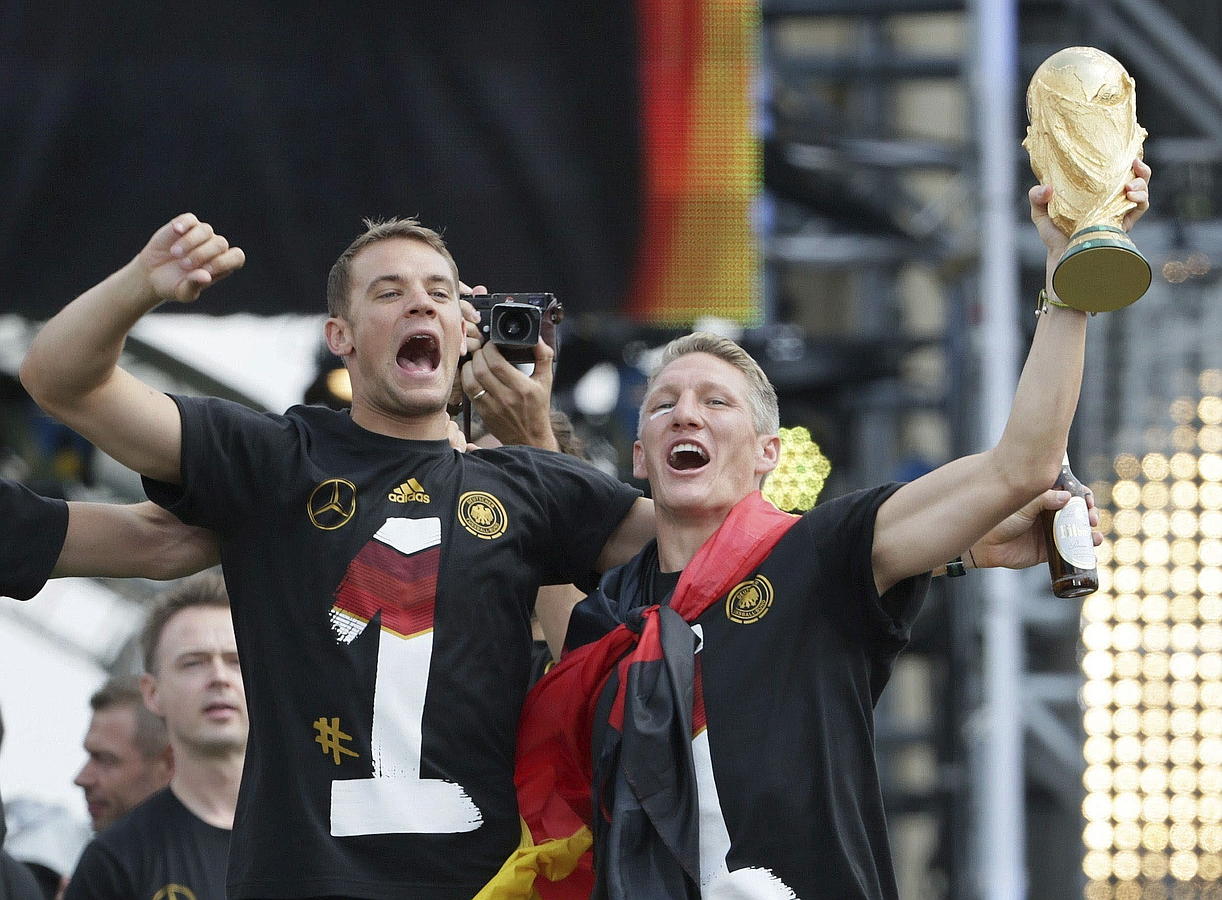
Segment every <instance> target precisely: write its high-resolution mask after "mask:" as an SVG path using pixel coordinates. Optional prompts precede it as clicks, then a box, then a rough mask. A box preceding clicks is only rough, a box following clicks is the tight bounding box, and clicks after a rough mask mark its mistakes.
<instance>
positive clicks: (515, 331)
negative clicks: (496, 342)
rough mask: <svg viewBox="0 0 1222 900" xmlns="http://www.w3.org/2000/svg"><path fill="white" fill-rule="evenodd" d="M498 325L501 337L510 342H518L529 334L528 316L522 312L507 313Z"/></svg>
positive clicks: (529, 323)
mask: <svg viewBox="0 0 1222 900" xmlns="http://www.w3.org/2000/svg"><path fill="white" fill-rule="evenodd" d="M498 325H499V326H500V331H501V335H502V337H504V338H506V339H507V340H511V341H520V340H522V339H524V338H525V337H527V336H528V335H529V334H530V332H531V320H530V316H529V315H528V314H527V313H526V312H525V311H523V310H513V311H507V312H506V313H505V314H504V315H502V316H501V319H500V322H499V323H498Z"/></svg>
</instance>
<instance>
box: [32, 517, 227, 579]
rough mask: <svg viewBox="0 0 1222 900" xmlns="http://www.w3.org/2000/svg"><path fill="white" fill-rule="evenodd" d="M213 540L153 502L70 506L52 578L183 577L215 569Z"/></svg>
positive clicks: (212, 537) (208, 533)
mask: <svg viewBox="0 0 1222 900" xmlns="http://www.w3.org/2000/svg"><path fill="white" fill-rule="evenodd" d="M219 560H220V552H219V550H218V548H217V543H216V536H215V535H214V534H213V533H212V532H211V531H208V530H207V529H206V528H195V527H193V526H190V525H184V524H183V523H182V522H180V521H178V519H176V518H175V517H174V516H172V515H171V514H170V513H168V512H166V511H165V510H164V509H162V508H161V507H159V506H157V505H156V504H155V503H136V504H133V505H131V506H117V505H113V504H109V503H69V504H68V531H67V534H66V536H65V537H64V546H63V549H62V550H61V551H60V554H59V559H58V561H57V562H56V563H55V569H54V571H53V572H52V573H51V574H52V577H54V578H60V577H63V576H68V575H79V576H102V577H110V578H151V579H154V580H158V581H161V580H165V579H169V578H181V577H183V576H185V575H190V574H192V573H194V572H198V571H200V570H201V569H206V568H208V567H209V566H213V565H216V563H217V562H218V561H219Z"/></svg>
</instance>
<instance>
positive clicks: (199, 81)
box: [0, 0, 640, 318]
mask: <svg viewBox="0 0 1222 900" xmlns="http://www.w3.org/2000/svg"><path fill="white" fill-rule="evenodd" d="M0 18H2V19H5V20H7V21H5V23H4V25H3V27H0V72H3V78H2V79H0V204H2V205H3V209H4V212H3V214H2V215H0V297H2V298H3V299H2V300H0V312H13V311H16V312H20V313H23V314H26V315H29V316H32V317H36V318H42V317H45V316H48V315H50V314H51V313H53V312H54V311H55V310H56V309H58V308H59V307H60V306H62V305H63V304H64V303H65V302H67V301H68V300H70V299H71V298H72V297H73V296H75V295H76V294H78V293H80V292H81V291H82V290H83V289H85V288H87V287H88V286H89V285H91V284H93V283H94V282H96V281H98V280H99V279H101V278H102V277H104V276H105V275H107V274H108V273H109V272H111V271H113V270H114V269H116V268H117V267H118V266H120V265H122V264H123V263H124V262H125V261H126V260H128V259H130V258H131V257H132V255H134V254H135V252H136V251H137V250H138V249H139V248H140V247H141V246H142V245H143V243H144V241H145V240H146V239H147V237H148V236H149V235H150V234H151V233H152V232H153V231H154V230H155V229H156V228H157V227H158V226H160V225H161V224H162V223H164V222H165V221H167V220H169V218H171V217H172V216H173V215H175V214H177V213H178V212H181V211H184V210H191V211H193V212H195V213H197V214H198V215H200V217H201V218H204V219H206V220H207V221H209V222H211V223H213V224H214V225H215V226H216V228H217V229H218V230H219V231H221V232H222V233H223V234H225V235H226V236H227V237H228V238H230V239H231V241H232V242H233V243H237V244H239V245H240V246H242V247H243V249H244V250H245V251H246V253H247V258H248V262H247V265H246V268H245V269H244V270H243V271H242V272H241V273H238V274H237V275H235V276H234V277H233V278H231V279H230V280H229V282H227V283H226V284H224V285H220V286H218V287H217V288H216V289H214V290H212V291H209V292H207V293H205V295H204V298H203V300H202V301H201V302H200V303H199V304H198V305H197V306H195V307H194V308H193V311H198V312H210V313H230V312H237V311H245V312H256V313H264V314H274V313H283V312H321V311H322V310H323V309H324V304H325V300H324V284H325V277H326V273H327V270H328V269H329V267H330V265H331V263H332V262H333V261H334V259H335V257H336V256H337V255H338V253H339V252H340V251H341V250H342V249H343V248H344V247H345V246H346V245H347V243H348V242H349V241H350V240H351V239H352V238H353V237H354V236H355V235H356V234H357V233H359V231H360V230H361V227H362V226H361V219H362V218H363V217H365V216H376V217H387V216H391V215H416V216H418V217H420V219H421V220H422V221H423V222H424V223H425V224H427V225H430V226H433V227H437V228H439V229H441V230H443V231H444V234H445V236H446V238H447V241H448V242H449V244H450V246H451V249H452V250H453V252H454V255H455V258H456V259H457V261H458V264H459V269H460V272H461V274H462V276H463V278H464V280H466V281H467V282H468V283H471V284H474V283H487V284H488V285H489V287H490V288H491V289H493V290H513V291H523V290H546V291H554V292H556V293H558V294H559V295H560V296H561V297H562V299H563V300H564V301H565V303H566V305H567V306H568V307H569V309H570V310H572V311H574V312H603V311H612V310H614V309H616V308H617V307H618V306H619V305H620V303H621V301H622V297H623V293H624V291H625V289H626V288H625V286H626V285H627V283H628V281H629V277H630V269H631V265H632V258H633V253H634V248H635V245H636V240H637V230H638V221H639V212H638V208H639V205H640V204H639V197H638V181H639V173H640V164H639V149H638V145H639V133H638V125H637V115H638V114H637V109H638V101H637V87H636V84H637V73H636V59H635V33H634V29H635V19H634V16H633V10H632V2H631V0H601V2H599V3H589V4H585V3H569V2H561V0H555V2H547V0H469V2H468V0H451V2H444V0H442V2H428V3H413V2H400V3H397V4H383V3H377V4H360V3H351V4H339V3H335V4H330V3H327V4H309V3H305V4H260V3H257V2H256V3H244V4H236V3H228V2H222V3H219V4H216V3H211V4H205V5H203V6H196V7H193V6H190V5H187V6H183V5H182V4H165V3H150V2H146V0H139V2H125V3H124V2H119V3H96V2H91V0H88V2H73V3H56V2H50V3H43V2H35V0H15V2H0Z"/></svg>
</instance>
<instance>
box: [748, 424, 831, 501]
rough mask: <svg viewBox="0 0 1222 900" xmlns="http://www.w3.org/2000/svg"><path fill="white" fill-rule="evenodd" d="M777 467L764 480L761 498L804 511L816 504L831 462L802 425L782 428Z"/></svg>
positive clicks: (829, 470) (829, 471)
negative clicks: (762, 496)
mask: <svg viewBox="0 0 1222 900" xmlns="http://www.w3.org/2000/svg"><path fill="white" fill-rule="evenodd" d="M778 433H779V434H780V436H781V453H780V456H779V457H778V459H777V465H776V468H775V469H773V470H772V473H771V474H770V475H769V476H768V480H767V481H765V482H764V490H763V494H764V499H766V500H768V502H770V503H771V504H772V505H773V506H775V507H776V508H777V509H781V510H785V511H786V512H804V511H805V510H808V509H810V508H811V507H812V506H814V505H815V501H816V500H818V499H819V492H820V491H822V490H823V483H824V482H825V481H827V476H828V475H829V474H830V473H831V471H832V464H831V462H830V461H829V460H828V458H827V457H826V456H824V455H823V451H822V450H820V449H819V445H818V444H816V443H815V442H814V441H813V440H812V439H811V436H810V431H808V430H807V429H805V428H801V427H798V428H782V429H781V430H780V431H779V432H778Z"/></svg>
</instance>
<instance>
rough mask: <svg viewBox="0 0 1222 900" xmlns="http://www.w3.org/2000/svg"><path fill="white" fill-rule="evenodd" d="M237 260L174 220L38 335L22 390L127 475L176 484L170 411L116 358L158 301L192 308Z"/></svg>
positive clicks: (175, 433) (175, 417) (214, 240)
mask: <svg viewBox="0 0 1222 900" xmlns="http://www.w3.org/2000/svg"><path fill="white" fill-rule="evenodd" d="M245 259H246V258H245V256H244V254H243V253H242V251H241V250H240V249H238V248H237V247H230V246H229V243H228V241H226V240H225V238H224V237H222V236H221V235H219V234H216V233H215V232H214V231H213V230H212V226H210V225H208V224H207V223H206V222H200V221H199V219H197V218H196V217H195V216H194V215H193V214H191V213H184V214H183V215H180V216H178V217H176V218H175V219H174V220H173V221H171V222H168V223H167V224H165V225H164V226H162V227H161V228H160V229H159V230H158V231H157V233H156V234H154V235H153V237H152V238H151V239H150V240H149V242H148V244H147V245H146V246H145V248H144V249H143V250H141V251H140V253H139V254H138V255H137V256H136V257H135V259H133V260H132V261H131V262H129V263H128V264H127V265H125V266H124V267H123V268H121V269H119V271H117V272H115V273H114V274H113V275H111V276H110V277H109V278H107V279H106V280H105V281H103V282H101V283H100V284H97V285H95V286H94V287H92V288H90V289H89V290H88V291H86V292H85V293H83V294H82V295H81V296H80V297H78V298H76V300H74V301H72V302H71V303H69V304H68V305H67V306H66V307H64V309H62V310H61V311H60V312H59V313H58V314H57V315H56V316H55V317H54V318H52V319H51V320H50V321H49V322H48V323H47V324H46V325H45V326H44V327H43V329H42V330H41V331H40V332H39V334H38V336H37V337H36V338H35V339H34V342H33V344H32V345H31V346H30V350H29V353H28V354H27V355H26V358H25V361H24V362H23V363H22V366H21V383H22V384H23V385H25V388H26V390H28V391H29V392H30V396H32V397H33V398H34V400H35V401H36V402H37V403H38V404H39V406H41V407H42V408H43V409H44V410H46V411H47V412H48V413H50V414H51V415H53V416H54V417H55V418H57V419H59V420H60V421H61V422H63V423H64V424H66V425H68V426H69V427H71V428H73V429H75V430H76V431H78V432H80V433H81V434H82V435H84V436H85V437H86V438H87V439H88V440H90V441H91V442H92V443H94V444H95V445H97V446H98V447H100V448H101V449H102V450H104V451H105V452H107V453H109V454H110V455H111V456H113V457H114V458H115V459H117V460H119V462H121V463H123V464H124V465H126V466H127V467H128V468H131V469H134V470H135V471H137V472H140V473H141V474H143V475H148V476H150V477H152V478H156V479H159V480H162V481H169V482H173V483H177V482H179V481H180V479H181V476H180V472H179V467H180V457H181V440H182V437H181V422H180V418H179V414H178V407H177V406H175V404H174V401H173V400H171V399H170V398H169V397H167V396H166V395H165V394H163V393H161V392H160V391H156V390H153V389H152V388H151V387H149V386H148V385H147V384H145V383H143V382H142V381H140V380H139V379H137V378H135V377H134V376H133V375H131V374H129V373H128V372H126V371H124V370H123V369H121V368H119V366H118V361H119V355H120V353H121V352H122V350H123V342H124V340H125V339H126V337H127V333H128V332H129V331H130V330H131V329H132V327H133V326H134V325H135V324H136V322H137V321H139V319H140V317H141V316H143V315H144V314H145V313H147V312H149V311H150V310H151V309H153V308H154V307H156V306H157V305H158V304H160V303H161V302H162V301H163V300H169V299H174V300H179V301H181V302H184V303H189V302H191V301H193V300H195V299H197V298H198V297H199V295H200V293H201V292H202V291H203V290H204V289H205V288H206V287H208V286H209V285H211V284H213V283H215V282H217V281H219V280H221V279H222V278H224V277H226V276H227V275H229V274H231V273H232V272H234V271H236V270H237V269H239V268H241V266H242V265H243V263H244V262H245Z"/></svg>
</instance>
